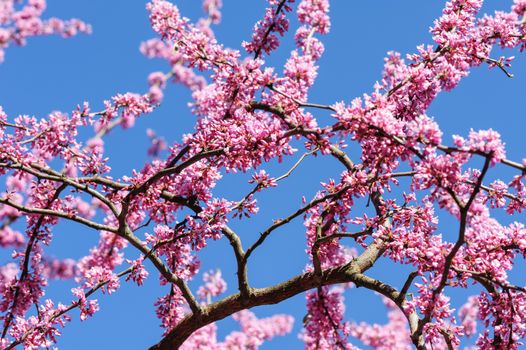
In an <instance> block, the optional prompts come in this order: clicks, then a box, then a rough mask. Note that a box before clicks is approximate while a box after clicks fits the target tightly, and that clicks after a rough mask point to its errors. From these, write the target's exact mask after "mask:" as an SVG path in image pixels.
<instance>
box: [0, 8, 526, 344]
mask: <svg viewBox="0 0 526 350" xmlns="http://www.w3.org/2000/svg"><path fill="white" fill-rule="evenodd" d="M482 3H483V1H482V0H451V1H449V2H447V3H446V5H445V8H444V10H443V12H442V14H441V16H440V17H439V18H438V19H437V20H436V21H435V23H434V24H433V26H432V27H431V29H430V32H431V37H432V40H433V43H432V44H430V45H420V46H418V47H417V48H416V51H415V52H414V53H412V54H409V55H407V57H405V59H404V58H403V57H402V55H400V54H399V53H397V52H389V53H388V55H387V57H386V58H385V62H384V70H383V73H382V76H381V79H380V80H379V82H378V83H377V84H375V86H374V87H373V90H372V92H370V93H368V94H364V95H363V96H362V97H359V98H356V99H354V100H353V101H350V102H349V103H347V102H335V103H334V104H332V105H319V104H315V103H310V102H308V101H309V98H308V97H309V90H310V88H311V87H312V86H313V85H314V83H315V80H316V77H317V73H318V66H317V64H318V61H319V59H320V58H321V56H322V55H323V52H324V50H325V48H324V45H323V43H322V41H321V40H320V38H319V36H320V35H325V34H328V33H329V30H330V27H331V23H330V17H329V1H328V0H298V1H294V0H268V7H267V8H266V10H265V12H264V16H263V18H262V19H261V20H260V21H258V22H257V23H256V24H255V26H254V30H253V33H252V37H251V39H250V40H249V41H247V42H244V43H243V44H242V46H243V49H244V51H243V52H241V51H237V50H233V49H229V48H226V47H224V46H223V45H222V44H220V43H219V42H218V41H217V40H216V38H215V35H214V32H213V28H212V26H213V25H216V24H218V23H220V21H221V12H220V11H221V7H222V1H221V0H204V1H203V6H202V7H203V10H204V13H205V14H204V17H203V18H201V19H199V20H198V21H197V22H195V23H192V22H191V21H190V20H189V19H188V18H186V17H184V16H183V15H182V14H181V13H180V11H179V9H178V8H177V6H176V5H175V4H173V3H172V2H170V1H167V0H152V1H151V2H149V3H148V4H147V10H148V12H149V16H150V21H151V25H152V28H153V30H154V31H155V32H156V33H157V34H158V38H154V39H150V40H148V41H145V42H144V43H142V44H141V47H140V50H141V52H142V53H143V54H144V55H145V56H147V57H150V58H160V59H163V60H165V61H166V63H167V64H168V66H169V71H168V73H163V72H158V71H156V72H152V73H151V74H150V75H149V76H148V78H147V85H148V92H147V93H145V94H138V93H131V92H127V93H119V94H116V95H115V96H113V97H111V98H110V99H108V100H107V101H104V103H103V105H104V108H103V109H102V110H101V111H97V112H93V111H92V110H91V107H90V104H89V103H87V102H86V103H84V104H83V105H79V106H78V107H77V108H76V109H74V110H73V111H72V112H71V113H69V114H68V113H63V112H53V113H51V114H49V115H48V116H47V117H45V118H40V119H39V118H36V117H33V116H27V115H20V116H14V117H13V116H7V115H6V114H5V113H4V112H3V110H2V109H1V107H0V175H1V176H2V181H5V184H6V185H5V189H6V190H5V192H3V193H2V194H1V195H0V246H1V247H3V248H7V249H10V250H12V251H13V253H12V254H11V258H12V261H9V262H8V263H6V264H5V265H2V266H0V330H1V340H0V348H2V349H13V348H15V347H16V346H23V347H24V348H25V349H39V348H50V347H52V346H54V344H55V343H56V342H57V337H58V336H59V335H60V332H61V328H62V327H64V326H65V324H66V322H67V321H69V320H70V316H69V312H70V311H71V310H73V309H78V310H80V318H81V319H82V320H85V319H87V318H89V317H90V316H92V315H93V314H94V313H96V312H97V311H98V309H99V306H98V302H97V300H96V299H95V298H93V297H92V295H93V294H95V293H97V291H99V290H100V291H101V292H102V293H105V294H112V293H113V292H115V291H116V290H117V289H118V288H119V287H120V285H121V283H123V281H122V280H121V278H122V279H123V280H126V281H130V280H131V281H133V282H135V283H136V284H137V285H138V286H141V285H143V283H144V281H145V280H146V279H147V278H149V276H151V275H152V272H154V271H155V272H156V273H154V274H153V275H157V276H159V283H160V285H161V286H162V288H164V290H165V293H164V294H163V295H161V296H159V297H158V298H157V301H156V302H155V308H156V314H157V316H158V318H159V320H160V323H161V326H162V327H163V329H164V333H163V339H162V340H161V341H160V342H159V343H158V344H156V345H154V347H153V348H152V349H173V348H181V349H217V350H222V349H239V350H241V349H257V348H259V347H260V346H261V344H262V343H263V342H264V341H266V340H269V339H271V338H273V337H276V336H281V335H285V334H287V333H290V332H291V331H292V327H293V318H292V317H291V316H289V315H282V314H278V315H275V316H271V317H268V318H263V319H259V318H257V317H256V316H255V314H254V313H252V312H250V311H248V309H249V308H252V307H255V306H259V305H266V304H274V303H278V302H280V301H283V300H285V299H288V298H290V297H293V296H295V295H298V294H300V293H303V292H306V308H307V314H306V316H305V318H304V320H303V322H304V324H303V330H302V331H301V332H300V338H301V340H302V341H303V342H304V343H305V347H306V348H307V349H327V350H331V349H357V347H356V346H355V345H353V344H354V342H355V341H356V344H357V345H359V344H360V342H361V344H364V345H367V346H370V347H371V348H373V349H378V350H383V349H399V350H405V349H411V348H413V347H416V348H417V349H419V350H423V349H456V348H459V346H460V344H461V341H462V339H464V338H465V337H476V340H475V342H476V346H477V348H478V349H518V348H519V347H520V346H521V345H523V338H524V337H525V336H526V326H525V324H526V287H524V286H522V285H517V284H514V283H513V282H512V281H511V278H510V272H511V271H512V270H513V268H514V266H515V264H516V263H517V261H518V260H519V259H524V258H526V228H525V226H524V223H521V222H518V221H514V222H511V223H508V224H504V223H501V222H499V221H498V220H497V219H496V218H495V215H494V213H495V211H497V210H503V211H504V212H505V213H507V214H509V215H517V214H520V213H522V212H523V211H524V210H525V209H526V180H525V177H526V160H523V161H522V162H514V161H511V160H508V159H507V158H506V149H505V144H504V142H503V141H502V140H501V137H500V135H499V134H498V133H497V132H496V131H494V130H491V129H490V130H472V131H471V132H470V133H469V135H466V136H464V137H463V136H461V135H454V136H453V138H452V140H449V139H447V138H445V137H444V135H443V133H442V131H441V130H440V127H439V125H438V124H437V123H436V122H435V121H434V120H433V118H431V117H430V116H428V115H427V114H426V112H427V109H428V107H429V106H430V104H431V103H432V102H433V101H434V99H435V98H436V97H437V96H438V94H439V93H440V92H442V91H449V90H451V89H453V88H455V87H456V86H457V85H458V84H459V82H460V81H461V80H462V78H464V77H466V76H467V75H468V74H469V72H470V69H471V68H472V67H475V66H479V65H482V64H486V65H488V67H490V68H493V67H497V68H499V69H500V70H502V71H503V72H504V73H505V74H506V75H508V76H511V74H510V73H509V72H508V68H509V66H510V62H511V61H512V59H513V58H512V57H499V58H492V57H491V51H492V48H493V47H494V46H495V45H498V46H500V47H501V48H503V49H510V48H518V49H519V50H524V48H526V1H524V0H515V1H514V2H513V5H512V7H511V10H509V11H507V12H503V11H497V12H496V13H495V14H494V15H492V16H490V15H480V14H479V10H480V8H481V6H482ZM45 5H46V4H45V1H44V0H28V1H14V0H3V1H0V60H1V59H3V50H4V49H5V48H7V47H8V46H9V45H11V44H13V43H16V44H24V43H25V41H26V39H27V38H28V37H31V36H35V35H43V34H53V33H55V34H61V35H63V36H71V35H74V34H76V33H77V32H89V26H88V25H86V24H84V23H83V22H81V21H78V20H70V21H61V20H57V19H49V20H42V19H41V15H42V13H43V11H44V9H45ZM295 7H296V8H297V9H296V15H297V19H298V23H299V28H297V30H296V31H295V34H294V39H295V45H296V47H295V48H294V49H293V50H292V52H291V53H290V56H289V57H288V58H287V60H286V62H285V64H284V67H283V72H282V73H280V72H279V70H277V69H275V68H274V67H270V66H268V64H267V62H266V59H267V56H269V55H271V54H272V53H273V52H274V51H275V50H277V49H278V48H279V46H280V37H283V36H285V35H287V33H288V31H289V29H290V26H291V24H290V23H291V22H290V20H289V17H290V16H291V14H292V13H293V11H294V8H295ZM169 83H176V84H181V85H183V86H185V87H187V88H188V89H189V90H190V92H191V94H192V103H191V104H190V108H191V111H192V113H193V114H194V115H195V116H196V117H197V121H196V125H195V129H194V130H193V132H192V133H189V134H186V135H184V137H183V139H182V140H181V141H180V143H173V144H168V143H167V141H166V140H165V139H164V138H163V135H160V136H158V135H157V134H156V133H155V132H154V131H153V130H150V129H148V131H147V136H148V137H149V138H150V141H151V146H150V148H149V149H148V151H147V152H148V154H149V155H150V156H152V159H151V161H149V162H147V163H146V164H145V165H144V166H142V167H139V166H140V165H137V169H136V170H134V171H133V172H131V174H128V175H125V176H121V177H119V178H115V177H114V176H112V169H111V160H110V159H108V158H107V157H106V156H105V150H104V142H105V141H104V140H105V138H106V137H107V136H108V134H110V133H111V131H112V129H114V128H116V127H122V128H124V129H128V128H132V127H134V124H135V120H136V119H137V118H138V117H140V116H143V115H148V114H150V113H151V112H153V111H154V109H155V108H156V107H157V106H158V105H159V104H161V103H162V102H163V99H164V89H165V88H166V86H167V85H168V84H169ZM323 110H325V111H330V112H331V116H332V119H330V121H331V122H330V123H328V124H326V125H321V123H319V121H318V119H316V117H315V113H316V112H319V111H323ZM331 123H332V124H331ZM90 133H91V135H92V136H91V137H88V138H85V137H84V136H82V137H81V136H80V135H85V134H90ZM444 143H446V144H447V143H450V144H451V145H450V146H447V145H445V144H444ZM346 147H354V148H355V149H357V150H359V151H360V152H359V156H358V157H355V158H351V156H350V155H349V154H347V153H346V152H345V151H344V150H345V148H346ZM300 148H302V149H303V151H302V152H303V155H302V156H300V157H299V159H298V160H297V162H296V163H295V164H294V165H293V166H292V167H291V168H290V169H289V170H288V171H287V172H286V173H284V174H283V175H281V176H278V177H274V176H271V175H270V170H269V168H268V167H266V165H267V164H268V163H270V162H271V161H275V160H277V161H281V160H282V159H283V158H285V157H291V156H295V154H296V153H298V149H300ZM349 153H350V152H349ZM313 155H315V156H318V157H328V158H331V159H334V161H335V162H337V163H338V164H339V165H340V166H341V167H342V168H343V171H341V172H340V174H339V176H338V174H337V176H335V177H334V178H333V179H323V180H322V182H321V183H320V189H319V191H318V192H317V193H316V195H315V196H314V197H313V198H312V199H311V200H309V199H307V198H303V202H302V206H301V207H300V208H299V209H297V210H296V211H294V212H292V213H290V214H286V215H284V216H282V217H281V218H279V219H276V220H274V222H273V223H272V224H271V225H270V226H268V227H267V228H264V229H262V230H261V231H260V232H259V235H258V236H257V238H256V240H255V241H254V242H253V243H251V244H247V241H248V240H249V238H250V236H249V235H242V234H238V233H237V232H236V231H235V230H234V228H232V227H231V226H230V220H231V219H233V218H239V219H243V220H249V219H251V218H252V217H254V216H256V215H257V214H258V212H259V207H258V202H257V197H258V194H259V193H260V192H261V191H265V190H268V189H270V188H273V187H276V186H278V185H280V181H281V180H283V179H284V178H286V177H288V176H293V175H292V173H293V172H294V171H296V168H298V167H299V166H300V163H301V162H302V161H303V160H304V159H305V158H306V157H309V156H313ZM477 159H478V160H482V162H483V165H482V166H481V167H478V168H477V167H474V166H473V164H474V161H476V160H477ZM501 166H507V167H509V168H511V169H512V170H513V171H516V173H515V174H514V175H513V177H512V179H511V180H509V179H508V180H505V179H497V180H493V182H489V180H488V179H487V174H488V172H490V171H493V169H494V168H496V167H501ZM229 172H250V173H252V172H253V175H252V177H251V179H250V181H249V184H250V186H252V188H253V189H252V190H251V191H250V192H249V193H247V194H246V195H245V196H244V197H242V198H241V199H240V200H234V199H232V198H223V197H221V196H217V194H216V193H215V191H214V188H215V186H216V184H217V183H218V182H219V181H220V180H221V179H222V177H223V176H228V173H229ZM402 177H406V178H409V179H410V180H409V181H408V182H407V183H408V184H409V185H408V186H407V188H403V186H402V185H400V181H399V178H402ZM397 187H398V188H400V189H401V191H399V190H398V189H396V188H397ZM403 191H405V192H403ZM396 193H403V194H400V195H396ZM363 204H365V206H366V207H367V208H368V209H367V210H366V212H359V211H358V210H357V208H361V207H362V205H363ZM440 212H443V213H442V214H443V215H450V216H451V217H453V219H455V220H456V221H457V222H458V226H457V228H455V230H454V231H453V232H440V230H439V226H438V223H439V213H440ZM517 217H518V218H520V217H519V216H517ZM296 218H303V220H304V221H303V223H304V226H305V234H306V254H307V256H308V259H307V261H308V264H307V265H306V267H305V269H304V271H299V272H298V275H297V276H296V277H293V278H291V279H290V280H287V281H284V282H283V283H280V284H277V285H275V286H270V287H267V288H254V287H252V286H251V285H250V283H249V274H248V267H249V264H248V261H249V258H252V256H253V253H254V251H256V250H257V249H258V248H259V247H260V246H261V245H262V244H263V243H265V241H266V240H267V238H268V237H269V236H270V235H272V233H273V232H274V231H275V230H277V229H279V228H280V227H282V226H284V225H286V224H287V223H289V222H290V221H292V220H294V219H296ZM512 219H515V217H514V216H512ZM517 220H518V219H517ZM60 221H72V222H74V223H76V224H78V225H83V226H86V227H89V228H91V229H93V230H95V231H98V232H99V235H100V238H99V242H98V244H97V245H96V246H95V247H93V248H92V249H91V250H90V251H89V253H88V254H87V255H86V256H85V257H83V258H81V259H79V260H78V261H73V260H70V259H66V260H60V259H56V258H53V257H51V256H48V255H47V253H46V251H47V246H48V245H49V244H50V242H51V241H52V240H53V232H54V227H55V226H56V225H57V224H58V223H59V222H60ZM512 221H513V220H512ZM446 233H447V234H446ZM445 237H453V239H446V238H445ZM219 239H223V240H228V242H229V244H230V246H231V247H232V251H233V254H232V255H233V259H234V261H235V264H236V268H237V271H236V273H237V276H236V278H237V286H235V287H234V288H235V289H237V291H233V290H230V289H229V288H228V287H227V283H226V281H225V280H224V279H223V276H222V274H221V271H220V270H212V271H209V272H205V273H204V274H203V275H202V278H203V284H202V285H201V286H200V287H198V288H196V290H195V291H194V290H192V288H190V285H189V283H188V282H189V281H191V280H192V279H194V278H195V277H196V276H198V274H199V273H200V260H199V255H198V253H199V252H200V251H201V250H203V249H206V248H207V246H208V244H209V242H210V241H211V240H219ZM127 247H131V248H134V250H135V253H136V254H134V255H133V257H128V256H127V255H126V252H127V250H126V251H125V248H127ZM137 252H138V254H139V256H138V257H137ZM379 259H384V260H386V261H389V262H391V263H393V264H399V265H400V264H402V265H407V266H410V267H411V269H412V271H413V272H411V273H409V274H408V276H407V277H406V279H405V283H403V286H402V287H401V288H400V289H397V288H395V287H394V286H391V285H389V284H387V283H385V282H383V281H381V280H377V279H375V278H373V277H371V276H369V275H368V274H367V270H368V269H370V268H371V267H372V266H373V265H374V264H375V263H376V261H378V260H379ZM122 266H124V267H122ZM147 266H150V267H151V269H150V268H147ZM121 268H122V270H121ZM66 278H67V279H73V280H74V281H75V283H76V287H75V288H73V289H72V290H71V293H72V295H73V301H71V302H70V303H69V304H67V305H64V304H60V303H56V302H54V301H51V300H49V299H44V298H45V291H46V287H47V285H48V283H50V282H49V281H50V280H52V279H66ZM473 284H477V285H478V286H479V287H480V289H481V290H482V291H481V292H480V293H478V294H477V295H474V296H471V297H469V299H468V300H467V302H466V303H465V304H464V305H463V306H462V307H461V308H460V309H459V310H458V312H457V311H456V310H455V309H454V307H453V301H452V296H451V295H449V291H450V289H453V288H457V289H468V288H471V286H472V285H473ZM229 285H230V286H231V283H230V282H229ZM354 287H364V288H367V289H369V290H371V291H374V292H376V293H379V294H381V295H382V298H383V299H384V302H385V304H386V306H387V311H388V321H387V323H386V324H383V325H380V324H368V323H358V322H351V321H347V320H346V319H345V302H344V294H345V293H346V292H348V291H349V290H351V291H352V288H354ZM446 287H448V288H447V290H446ZM226 293H231V295H229V296H226V295H225V294H226ZM194 295H196V296H197V298H196V297H195V296H194ZM33 306H36V307H37V309H38V312H37V313H33V312H32V311H30V310H31V308H32V307H33ZM227 316H232V317H233V319H234V320H236V321H237V322H238V323H239V326H240V330H239V331H233V332H232V333H230V334H229V335H227V336H226V338H225V339H224V340H219V339H218V334H217V324H216V323H215V322H216V321H219V320H221V319H223V318H225V317H227Z"/></svg>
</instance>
